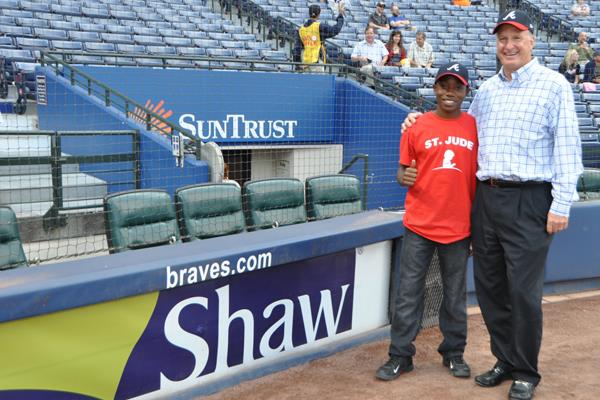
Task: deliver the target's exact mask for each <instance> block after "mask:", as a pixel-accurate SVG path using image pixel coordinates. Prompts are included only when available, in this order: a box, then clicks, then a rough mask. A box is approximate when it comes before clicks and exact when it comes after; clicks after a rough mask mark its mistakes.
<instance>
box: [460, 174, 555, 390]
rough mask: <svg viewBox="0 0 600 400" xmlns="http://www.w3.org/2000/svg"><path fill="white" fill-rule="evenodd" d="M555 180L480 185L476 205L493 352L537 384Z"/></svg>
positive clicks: (481, 284)
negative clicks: (522, 184)
mask: <svg viewBox="0 0 600 400" xmlns="http://www.w3.org/2000/svg"><path fill="white" fill-rule="evenodd" d="M551 203H552V194H551V186H550V184H549V183H548V184H540V185H535V186H526V187H522V188H498V187H491V186H488V185H485V184H482V183H479V184H478V185H477V194H476V195H475V202H474V204H473V210H472V213H473V218H472V221H473V225H472V232H471V234H472V238H473V261H474V270H475V271H474V272H475V290H476V292H477V300H478V301H479V307H481V313H482V315H483V319H484V321H485V324H486V327H487V329H488V332H489V333H490V339H491V349H492V354H494V356H495V357H496V358H497V359H498V361H499V362H500V363H501V364H504V365H505V366H507V367H508V368H509V369H512V371H513V378H514V379H519V380H524V381H528V382H532V383H534V384H537V383H538V382H539V380H540V378H541V377H540V375H539V373H538V368H537V367H538V354H539V351H540V344H541V340H542V292H543V288H544V267H545V264H546V256H547V254H548V249H549V247H550V242H551V241H552V235H549V234H548V233H547V232H546V221H547V215H548V210H549V209H550V204H551Z"/></svg>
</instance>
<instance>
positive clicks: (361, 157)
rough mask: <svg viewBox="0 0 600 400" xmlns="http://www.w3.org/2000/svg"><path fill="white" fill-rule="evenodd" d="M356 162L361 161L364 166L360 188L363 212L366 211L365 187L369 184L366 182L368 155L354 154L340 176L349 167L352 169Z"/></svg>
mask: <svg viewBox="0 0 600 400" xmlns="http://www.w3.org/2000/svg"><path fill="white" fill-rule="evenodd" d="M358 160H363V162H364V164H363V187H362V192H363V194H362V209H363V211H364V210H366V209H367V186H368V184H369V182H368V180H367V179H368V177H369V155H368V154H362V153H359V154H356V155H354V157H352V158H351V159H350V161H348V162H347V163H346V164H345V165H344V166H343V167H342V169H341V170H340V172H339V173H340V174H343V173H344V172H346V171H348V170H349V169H350V167H352V166H353V165H354V164H356V162H357V161H358Z"/></svg>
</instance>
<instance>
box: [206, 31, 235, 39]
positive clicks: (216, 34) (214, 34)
mask: <svg viewBox="0 0 600 400" xmlns="http://www.w3.org/2000/svg"><path fill="white" fill-rule="evenodd" d="M208 37H209V38H211V39H214V40H231V33H221V32H208Z"/></svg>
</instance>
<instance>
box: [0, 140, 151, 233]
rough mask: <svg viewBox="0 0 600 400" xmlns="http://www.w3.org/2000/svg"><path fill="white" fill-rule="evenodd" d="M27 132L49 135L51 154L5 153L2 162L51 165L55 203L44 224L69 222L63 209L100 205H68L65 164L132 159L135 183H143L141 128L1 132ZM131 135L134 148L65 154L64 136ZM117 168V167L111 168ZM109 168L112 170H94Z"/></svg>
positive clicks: (138, 184) (58, 225)
mask: <svg viewBox="0 0 600 400" xmlns="http://www.w3.org/2000/svg"><path fill="white" fill-rule="evenodd" d="M17 133H18V134H19V135H25V136H49V137H50V154H49V155H47V156H43V155H41V156H25V157H1V158H0V166H18V165H47V164H48V165H50V175H51V179H52V206H51V207H50V209H49V210H48V212H47V213H46V214H45V215H44V217H43V227H44V229H45V230H46V231H47V230H49V229H53V228H58V227H61V226H64V225H65V224H66V219H65V217H64V216H63V215H60V213H59V212H60V211H67V210H81V209H88V208H96V207H98V205H93V204H92V205H90V204H87V205H84V204H79V205H75V206H70V207H65V206H64V193H63V174H62V169H63V165H65V164H82V163H109V162H131V163H133V165H132V172H133V182H120V183H132V184H133V185H134V187H135V188H136V189H139V188H140V187H141V175H140V159H139V156H140V140H139V131H138V130H133V129H132V130H118V131H117V130H115V131H2V132H0V136H5V135H9V136H11V135H14V134H17ZM124 135H128V136H131V152H130V153H127V152H121V153H116V154H96V155H79V156H71V155H63V152H62V138H64V137H73V136H124ZM111 171H113V170H111ZM94 172H108V171H94Z"/></svg>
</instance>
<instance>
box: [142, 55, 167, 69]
mask: <svg viewBox="0 0 600 400" xmlns="http://www.w3.org/2000/svg"><path fill="white" fill-rule="evenodd" d="M135 62H136V64H137V65H138V66H140V67H161V68H162V67H164V66H165V65H166V64H165V63H163V60H161V59H160V58H149V57H136V58H135Z"/></svg>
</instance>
